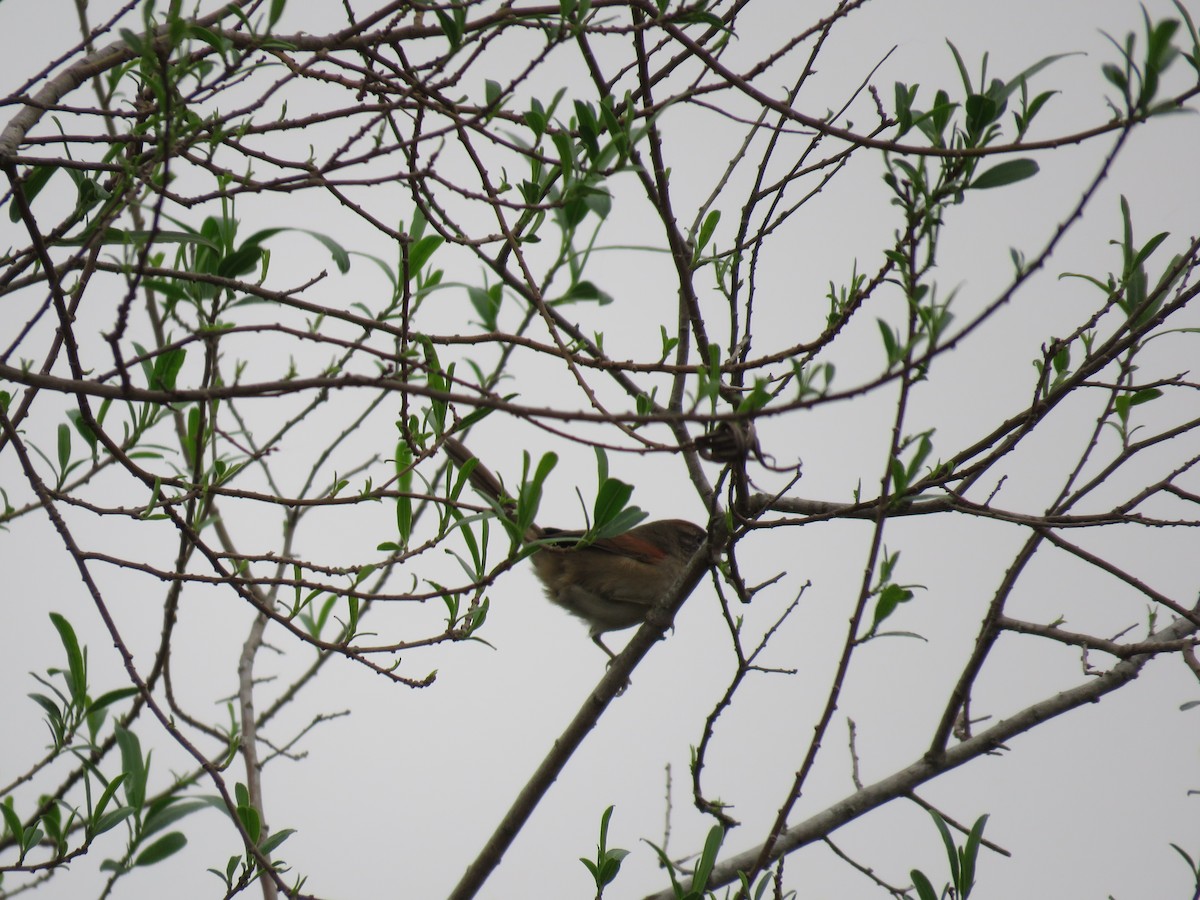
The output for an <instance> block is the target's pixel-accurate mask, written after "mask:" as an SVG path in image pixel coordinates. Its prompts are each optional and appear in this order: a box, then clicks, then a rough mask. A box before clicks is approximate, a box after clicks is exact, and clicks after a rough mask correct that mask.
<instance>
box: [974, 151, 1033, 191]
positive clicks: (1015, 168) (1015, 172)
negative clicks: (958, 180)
mask: <svg viewBox="0 0 1200 900" xmlns="http://www.w3.org/2000/svg"><path fill="white" fill-rule="evenodd" d="M1037 173H1038V164H1037V163H1036V162H1034V161H1033V160H1032V159H1010V160H1006V161H1005V162H1002V163H1000V164H998V165H995V166H992V168H990V169H988V170H987V171H985V172H983V173H981V174H980V175H979V177H977V178H976V179H975V180H974V181H972V182H971V184H970V185H969V187H971V188H973V189H975V190H980V191H983V190H987V189H988V188H995V187H1003V186H1004V185H1008V184H1015V183H1016V182H1018V181H1024V180H1025V179H1026V178H1032V177H1033V176H1034V175H1036V174H1037Z"/></svg>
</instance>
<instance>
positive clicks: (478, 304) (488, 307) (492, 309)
mask: <svg viewBox="0 0 1200 900" xmlns="http://www.w3.org/2000/svg"><path fill="white" fill-rule="evenodd" d="M467 297H468V298H470V300H471V306H473V307H474V308H475V312H476V313H477V314H478V315H479V321H480V324H481V325H483V327H484V328H486V329H487V330H488V331H495V330H496V324H497V318H498V316H499V313H500V301H501V300H502V299H503V297H504V286H503V285H501V284H494V285H492V286H491V287H490V288H488V289H487V290H484V289H483V288H480V287H473V286H468V287H467Z"/></svg>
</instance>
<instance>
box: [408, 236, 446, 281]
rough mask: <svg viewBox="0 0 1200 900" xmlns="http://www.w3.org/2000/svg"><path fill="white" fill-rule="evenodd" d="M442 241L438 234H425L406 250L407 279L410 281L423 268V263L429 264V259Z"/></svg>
mask: <svg viewBox="0 0 1200 900" xmlns="http://www.w3.org/2000/svg"><path fill="white" fill-rule="evenodd" d="M444 242H445V241H444V239H443V238H442V236H441V235H438V234H427V235H425V237H423V238H421V239H420V240H417V241H414V242H413V243H412V244H411V245H410V246H409V250H408V277H409V279H410V280H411V279H412V277H413V276H414V275H416V274H417V273H418V272H420V271H421V270H422V269H424V268H425V263H427V262H429V257H431V256H433V253H434V251H435V250H437V248H438V247H440V246H442V244H443V243H444Z"/></svg>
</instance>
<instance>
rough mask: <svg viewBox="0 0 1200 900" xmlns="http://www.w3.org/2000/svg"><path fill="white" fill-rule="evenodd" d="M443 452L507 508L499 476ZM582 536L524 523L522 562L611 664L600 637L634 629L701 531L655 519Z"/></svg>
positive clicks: (468, 455) (461, 455) (450, 440)
mask: <svg viewBox="0 0 1200 900" xmlns="http://www.w3.org/2000/svg"><path fill="white" fill-rule="evenodd" d="M443 448H444V449H445V451H446V453H447V455H448V456H449V457H450V458H451V459H452V460H453V461H454V463H455V465H457V466H459V467H461V468H463V469H464V470H465V471H466V472H467V473H468V478H469V480H470V482H471V484H472V485H473V486H474V487H475V489H476V490H477V491H479V493H480V494H482V495H483V496H485V497H487V498H488V499H489V500H490V501H491V502H492V503H493V504H494V505H495V507H496V508H497V509H498V510H503V511H505V512H510V511H511V509H512V501H511V498H509V497H508V496H507V492H506V491H505V490H504V486H503V485H502V484H501V483H500V479H498V478H497V477H496V476H495V475H493V474H492V472H491V470H489V469H488V468H487V467H486V466H485V465H483V463H482V462H481V461H480V460H479V458H478V457H477V456H475V454H474V453H472V452H471V451H470V450H469V449H468V448H467V447H466V445H465V444H463V443H462V442H461V441H459V440H458V439H457V438H454V437H451V436H449V435H446V436H444V438H443ZM585 534H586V532H583V531H572V530H569V529H563V528H543V527H541V526H538V525H536V524H531V525H530V526H529V530H528V532H527V533H526V535H525V539H526V541H528V542H530V543H533V544H536V545H537V549H536V550H534V552H533V554H532V555H531V556H530V561H531V562H532V564H533V570H534V573H535V574H536V575H537V576H538V578H539V579H540V580H541V582H542V584H543V585H545V588H546V596H547V597H548V598H549V600H550V601H551V602H552V603H555V604H557V605H558V606H561V607H562V608H563V609H565V610H567V611H568V612H570V613H572V614H574V615H576V616H578V617H579V618H580V619H583V621H584V622H586V623H587V624H588V626H589V632H590V634H591V638H592V642H593V643H594V644H595V645H596V646H597V647H599V648H600V649H601V650H603V651H604V652H605V653H606V654H608V657H609V659H615V658H616V655H615V654H614V653H613V652H612V651H611V650H610V649H608V647H607V646H605V644H604V641H603V640H602V639H601V635H603V634H605V633H606V632H609V631H621V630H622V629H625V628H632V627H633V626H635V625H640V624H642V623H643V622H644V621H645V620H646V613H648V612H649V611H650V609H651V608H652V607H653V606H654V604H656V603H657V602H658V601H659V600H661V599H662V598H663V597H664V596H665V595H666V593H667V591H669V590H670V589H671V586H672V585H674V584H675V581H676V580H677V579H678V578H679V575H680V573H681V572H682V571H683V569H684V566H685V565H687V562H688V560H690V559H691V558H692V556H693V555H694V554H695V553H696V551H697V550H698V549H700V546H701V545H702V544H703V543H704V541H705V540H706V539H707V537H708V533H707V532H706V531H705V530H704V529H703V528H701V527H700V526H699V525H696V524H694V523H692V522H688V521H686V520H684V519H660V520H657V521H654V522H645V523H643V524H641V525H638V526H636V527H634V528H631V529H629V530H628V531H626V532H624V533H622V534H618V535H616V536H614V537H604V538H600V539H598V540H593V541H588V542H585V543H580V542H581V541H582V540H583V538H584V535H585Z"/></svg>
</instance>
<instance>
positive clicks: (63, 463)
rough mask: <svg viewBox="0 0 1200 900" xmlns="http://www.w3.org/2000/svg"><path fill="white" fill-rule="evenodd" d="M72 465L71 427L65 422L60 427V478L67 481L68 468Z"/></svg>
mask: <svg viewBox="0 0 1200 900" xmlns="http://www.w3.org/2000/svg"><path fill="white" fill-rule="evenodd" d="M70 463H71V427H70V426H69V425H67V424H66V423H65V422H64V423H62V424H61V425H59V426H58V471H59V478H60V480H61V479H65V478H66V475H67V467H68V466H69V465H70Z"/></svg>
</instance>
